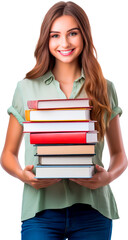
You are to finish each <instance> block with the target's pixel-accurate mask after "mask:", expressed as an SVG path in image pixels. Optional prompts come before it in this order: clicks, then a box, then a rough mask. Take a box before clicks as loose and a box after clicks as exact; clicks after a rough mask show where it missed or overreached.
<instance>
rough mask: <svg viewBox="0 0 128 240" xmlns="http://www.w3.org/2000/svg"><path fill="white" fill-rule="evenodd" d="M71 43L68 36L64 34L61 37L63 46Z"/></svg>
mask: <svg viewBox="0 0 128 240" xmlns="http://www.w3.org/2000/svg"><path fill="white" fill-rule="evenodd" d="M68 45H69V41H68V39H67V37H66V36H62V38H61V47H64V48H66V47H67V46H68Z"/></svg>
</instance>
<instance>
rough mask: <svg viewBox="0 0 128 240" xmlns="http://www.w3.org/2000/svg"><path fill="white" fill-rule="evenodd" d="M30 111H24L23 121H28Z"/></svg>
mask: <svg viewBox="0 0 128 240" xmlns="http://www.w3.org/2000/svg"><path fill="white" fill-rule="evenodd" d="M30 111H31V110H25V119H26V121H30Z"/></svg>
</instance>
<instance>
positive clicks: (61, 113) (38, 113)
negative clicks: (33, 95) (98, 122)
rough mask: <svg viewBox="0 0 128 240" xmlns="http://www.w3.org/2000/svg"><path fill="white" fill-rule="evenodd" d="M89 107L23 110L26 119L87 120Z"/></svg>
mask: <svg viewBox="0 0 128 240" xmlns="http://www.w3.org/2000/svg"><path fill="white" fill-rule="evenodd" d="M90 110H91V108H88V109H87V108H84V109H83V108H82V109H80V108H79V109H78V108H74V109H60V110H55V109H52V110H49V109H47V110H30V109H29V110H25V118H26V121H66V120H68V121H78V120H89V119H90Z"/></svg>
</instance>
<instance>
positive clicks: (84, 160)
mask: <svg viewBox="0 0 128 240" xmlns="http://www.w3.org/2000/svg"><path fill="white" fill-rule="evenodd" d="M88 164H90V165H91V164H93V161H92V156H86V155H78V156H76V155H74V156H70V155H66V156H65V155H63V156H60V155H52V156H50V155H49V156H48V155H46V156H39V157H38V165H88Z"/></svg>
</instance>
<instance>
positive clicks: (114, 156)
mask: <svg viewBox="0 0 128 240" xmlns="http://www.w3.org/2000/svg"><path fill="white" fill-rule="evenodd" d="M106 139H107V143H108V148H109V152H110V165H109V169H108V172H109V173H110V180H111V181H113V180H114V179H116V178H117V177H119V176H120V175H121V174H122V173H123V172H124V170H125V169H126V168H127V166H128V160H127V157H126V154H125V150H124V145H123V140H122V134H121V129H120V122H119V115H117V116H116V117H115V118H113V119H112V120H111V122H110V126H109V128H108V129H107V131H106Z"/></svg>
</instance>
